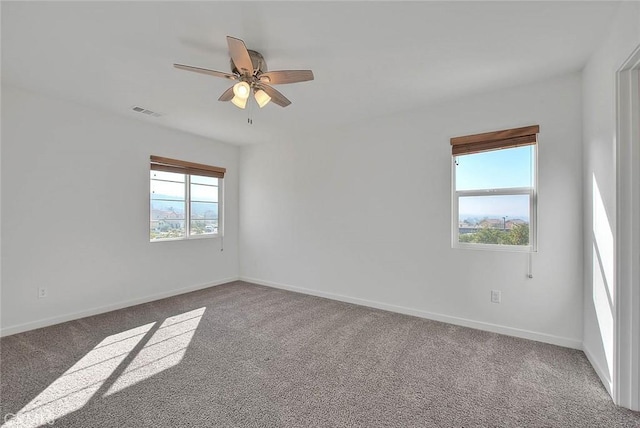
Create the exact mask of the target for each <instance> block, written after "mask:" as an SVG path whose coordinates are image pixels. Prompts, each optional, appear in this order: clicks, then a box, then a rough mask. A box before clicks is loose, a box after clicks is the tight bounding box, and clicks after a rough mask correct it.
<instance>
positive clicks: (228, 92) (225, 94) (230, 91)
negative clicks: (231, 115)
mask: <svg viewBox="0 0 640 428" xmlns="http://www.w3.org/2000/svg"><path fill="white" fill-rule="evenodd" d="M232 98H233V86H232V87H230V88H229V89H227V90H226V91H224V92H223V93H222V95H220V98H218V101H231V99H232Z"/></svg>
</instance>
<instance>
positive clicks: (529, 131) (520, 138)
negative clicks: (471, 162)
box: [451, 125, 540, 156]
mask: <svg viewBox="0 0 640 428" xmlns="http://www.w3.org/2000/svg"><path fill="white" fill-rule="evenodd" d="M538 132H540V126H539V125H532V126H525V127H523V128H514V129H505V130H503V131H494V132H485V133H483V134H474V135H465V136H464V137H454V138H452V139H451V153H452V154H453V155H454V156H457V155H468V154H471V153H479V152H488V151H490V150H499V149H508V148H512V147H520V146H530V145H533V144H536V142H537V141H538Z"/></svg>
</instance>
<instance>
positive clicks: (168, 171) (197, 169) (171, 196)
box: [149, 156, 226, 241]
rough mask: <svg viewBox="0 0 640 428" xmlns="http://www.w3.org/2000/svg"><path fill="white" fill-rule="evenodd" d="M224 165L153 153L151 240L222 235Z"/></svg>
mask: <svg viewBox="0 0 640 428" xmlns="http://www.w3.org/2000/svg"><path fill="white" fill-rule="evenodd" d="M225 171H226V170H225V169H224V168H220V167H214V166H209V165H203V164H197V163H193V162H185V161H179V160H175V159H168V158H162V157H159V156H151V169H150V171H149V179H150V183H149V214H150V220H149V239H150V240H151V241H159V240H169V239H187V238H202V237H212V236H213V237H215V236H219V235H221V234H222V179H223V178H224V173H225Z"/></svg>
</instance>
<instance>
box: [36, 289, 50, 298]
mask: <svg viewBox="0 0 640 428" xmlns="http://www.w3.org/2000/svg"><path fill="white" fill-rule="evenodd" d="M48 295H49V293H48V291H47V287H39V288H38V299H44V298H45V297H47V296H48Z"/></svg>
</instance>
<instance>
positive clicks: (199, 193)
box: [191, 184, 218, 202]
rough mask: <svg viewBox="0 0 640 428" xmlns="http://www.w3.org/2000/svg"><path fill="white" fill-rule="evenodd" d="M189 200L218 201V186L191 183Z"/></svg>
mask: <svg viewBox="0 0 640 428" xmlns="http://www.w3.org/2000/svg"><path fill="white" fill-rule="evenodd" d="M191 200H192V201H204V202H218V186H207V185H202V184H191Z"/></svg>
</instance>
